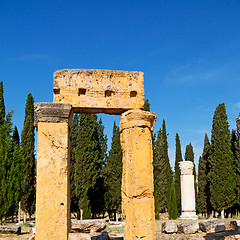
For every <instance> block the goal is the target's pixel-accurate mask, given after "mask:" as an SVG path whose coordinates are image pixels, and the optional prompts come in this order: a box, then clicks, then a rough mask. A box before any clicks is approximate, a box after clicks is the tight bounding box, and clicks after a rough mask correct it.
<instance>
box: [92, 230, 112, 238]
mask: <svg viewBox="0 0 240 240" xmlns="http://www.w3.org/2000/svg"><path fill="white" fill-rule="evenodd" d="M91 240H110V238H109V236H108V233H107V232H106V231H104V232H102V233H101V234H99V235H97V236H93V237H91Z"/></svg>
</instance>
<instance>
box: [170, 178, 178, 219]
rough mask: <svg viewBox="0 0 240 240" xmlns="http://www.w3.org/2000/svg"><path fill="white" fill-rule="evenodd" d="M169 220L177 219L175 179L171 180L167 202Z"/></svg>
mask: <svg viewBox="0 0 240 240" xmlns="http://www.w3.org/2000/svg"><path fill="white" fill-rule="evenodd" d="M169 202H170V204H169V209H170V210H169V219H177V216H178V213H177V198H176V191H175V179H174V178H173V179H172V183H171V189H170V200H169Z"/></svg>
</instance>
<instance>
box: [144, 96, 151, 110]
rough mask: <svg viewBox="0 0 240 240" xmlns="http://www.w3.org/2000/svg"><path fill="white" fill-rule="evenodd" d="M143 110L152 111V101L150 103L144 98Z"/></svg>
mask: <svg viewBox="0 0 240 240" xmlns="http://www.w3.org/2000/svg"><path fill="white" fill-rule="evenodd" d="M143 111H147V112H150V103H149V101H148V99H144V107H143Z"/></svg>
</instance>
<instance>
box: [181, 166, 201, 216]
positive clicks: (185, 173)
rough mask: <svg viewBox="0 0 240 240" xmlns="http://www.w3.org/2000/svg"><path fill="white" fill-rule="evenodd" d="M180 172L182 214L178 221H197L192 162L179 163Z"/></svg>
mask: <svg viewBox="0 0 240 240" xmlns="http://www.w3.org/2000/svg"><path fill="white" fill-rule="evenodd" d="M179 167H180V170H181V176H180V180H181V205H182V212H181V216H180V219H198V216H197V215H196V206H195V188H194V175H193V162H191V161H181V162H179Z"/></svg>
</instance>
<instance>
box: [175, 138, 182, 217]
mask: <svg viewBox="0 0 240 240" xmlns="http://www.w3.org/2000/svg"><path fill="white" fill-rule="evenodd" d="M175 140H176V155H175V168H174V170H175V191H176V199H177V209H178V214H180V212H181V182H180V176H181V172H180V167H179V162H181V161H182V160H183V159H182V151H181V143H180V138H179V135H178V133H177V134H176V137H175Z"/></svg>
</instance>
